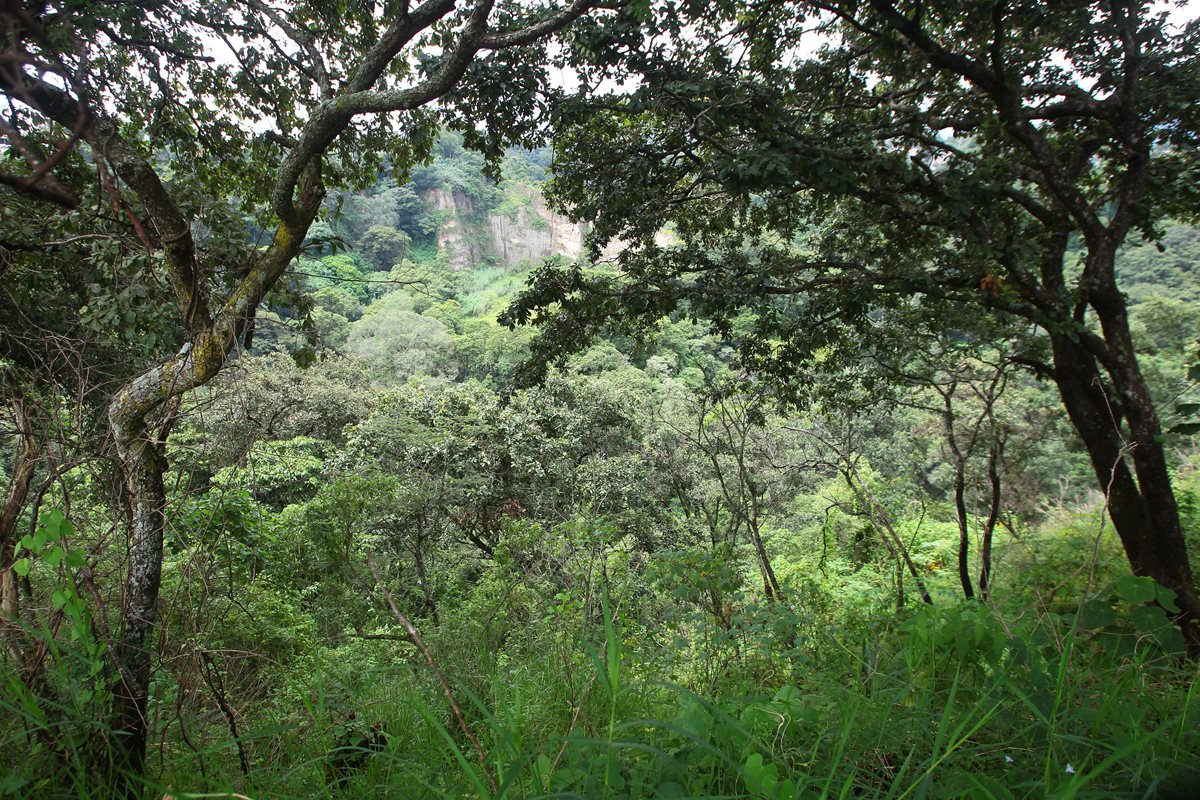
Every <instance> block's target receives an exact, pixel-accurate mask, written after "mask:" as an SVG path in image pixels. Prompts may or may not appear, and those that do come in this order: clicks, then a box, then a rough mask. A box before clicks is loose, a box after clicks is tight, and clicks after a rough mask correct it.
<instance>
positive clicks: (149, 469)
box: [112, 433, 166, 793]
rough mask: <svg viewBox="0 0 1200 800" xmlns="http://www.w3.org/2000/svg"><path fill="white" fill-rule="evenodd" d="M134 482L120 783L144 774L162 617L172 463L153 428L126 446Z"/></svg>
mask: <svg viewBox="0 0 1200 800" xmlns="http://www.w3.org/2000/svg"><path fill="white" fill-rule="evenodd" d="M121 450H122V453H121V456H122V460H123V462H124V465H125V471H126V482H127V484H128V486H129V502H130V543H129V570H128V576H127V578H126V582H125V603H124V607H123V608H122V612H121V618H122V621H123V623H124V626H123V629H122V635H121V641H120V645H119V647H118V649H117V657H118V658H119V659H120V661H121V665H122V666H123V669H122V670H121V671H120V675H121V677H120V680H119V681H118V683H117V686H116V687H115V691H114V697H113V701H114V709H113V721H112V726H113V730H114V732H115V733H116V734H117V738H116V740H115V741H114V746H115V747H116V749H117V753H116V754H115V755H116V756H117V762H116V764H114V766H115V768H116V769H117V770H118V771H119V774H118V775H117V776H114V777H116V778H117V780H118V782H119V783H121V784H124V785H125V787H126V790H127V793H131V792H132V791H134V789H133V786H132V785H131V784H129V783H128V779H129V778H130V777H131V776H136V775H140V774H141V773H142V768H143V765H144V763H145V757H146V742H147V737H148V735H149V719H148V718H147V710H148V709H147V699H148V696H149V687H150V674H151V638H152V637H153V635H154V630H155V623H156V622H157V620H158V590H159V586H160V585H161V583H162V554H163V532H164V530H165V524H166V519H165V517H164V510H165V508H166V489H165V488H164V486H163V473H164V471H165V468H166V464H165V459H164V456H163V447H162V443H161V442H159V441H155V440H154V439H153V438H151V436H150V434H149V433H147V434H145V435H143V436H142V437H140V438H139V439H137V440H136V441H134V442H131V443H128V444H126V445H124V446H122V447H121Z"/></svg>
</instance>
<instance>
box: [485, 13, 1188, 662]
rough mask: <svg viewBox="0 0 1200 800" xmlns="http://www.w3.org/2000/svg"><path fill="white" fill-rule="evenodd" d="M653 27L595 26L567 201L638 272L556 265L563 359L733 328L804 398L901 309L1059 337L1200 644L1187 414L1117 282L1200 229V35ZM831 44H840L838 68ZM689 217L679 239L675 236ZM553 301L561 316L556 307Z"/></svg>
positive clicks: (984, 24)
mask: <svg viewBox="0 0 1200 800" xmlns="http://www.w3.org/2000/svg"><path fill="white" fill-rule="evenodd" d="M651 25H652V26H653V27H654V29H655V34H656V35H654V36H650V37H645V38H643V36H642V34H641V33H640V32H638V31H637V30H636V26H634V25H633V24H631V23H630V21H629V19H628V18H623V17H618V18H615V19H614V20H612V21H606V22H605V23H603V24H601V23H596V24H593V25H589V26H586V27H585V28H582V29H580V30H579V31H578V32H577V34H576V36H575V39H574V41H575V45H576V49H575V51H574V52H575V57H576V59H577V61H578V63H580V65H581V69H582V71H583V73H584V75H585V87H586V86H588V85H600V84H599V83H598V81H599V80H600V79H610V80H614V79H615V80H621V79H624V80H625V82H626V84H636V85H637V86H638V88H637V89H636V90H635V91H633V92H631V93H629V94H627V95H608V96H602V95H600V94H599V93H596V92H588V91H586V88H585V91H583V92H581V93H580V95H579V96H578V97H577V98H576V99H575V100H574V101H572V102H571V103H568V104H565V105H563V106H561V107H560V109H559V115H560V118H561V120H562V121H563V122H564V123H571V124H570V126H569V127H568V126H565V125H564V128H563V130H564V131H566V132H565V133H564V134H563V135H562V136H561V137H560V140H559V142H558V154H559V156H558V161H557V163H556V165H555V179H554V181H553V187H552V190H551V192H552V196H553V198H554V200H555V202H557V204H558V205H559V206H560V207H562V208H563V209H564V210H565V211H566V212H567V213H568V214H569V215H570V216H572V217H573V218H574V219H577V220H582V219H588V220H590V221H592V223H593V226H594V227H593V241H592V254H593V256H598V255H599V253H600V249H601V248H602V246H603V245H605V244H606V243H608V242H612V241H617V240H620V241H623V242H625V243H627V245H628V246H627V248H626V249H625V250H624V252H622V253H621V254H620V255H619V256H618V257H617V258H616V259H615V267H616V268H615V269H607V270H597V271H593V272H585V271H583V270H582V269H581V268H578V267H566V266H562V265H557V266H555V265H549V266H547V267H545V268H543V270H541V271H540V272H539V273H538V274H537V275H536V276H535V278H534V279H533V281H532V282H531V286H530V288H529V289H528V291H527V292H526V294H525V295H524V297H523V298H522V299H521V301H520V302H518V303H517V304H516V306H515V307H514V308H513V310H512V311H510V313H509V315H508V317H507V320H508V321H510V322H512V323H518V322H523V321H529V320H531V319H533V317H534V316H535V315H537V320H538V322H539V324H542V325H543V331H542V335H541V337H540V349H541V352H542V353H543V354H549V353H551V352H554V351H556V350H561V349H570V348H573V347H575V346H576V345H578V343H579V342H581V341H582V340H584V339H586V338H588V337H590V336H591V335H592V334H593V333H594V332H595V331H597V330H599V329H600V328H602V327H604V326H606V325H609V324H611V323H612V322H613V321H614V319H615V318H616V317H617V316H618V315H621V314H624V315H627V316H626V320H625V321H624V322H622V323H621V324H620V327H623V328H625V329H627V330H628V329H634V330H643V331H644V330H646V329H647V328H649V327H652V326H653V325H654V324H655V322H656V320H658V319H660V318H661V317H663V316H664V315H671V314H676V315H691V316H694V317H702V318H707V319H709V320H711V321H712V323H713V324H714V327H715V328H716V330H717V332H718V333H721V334H723V335H728V336H730V337H734V335H735V330H734V325H733V323H734V321H735V320H736V319H738V317H739V315H743V314H744V313H746V312H749V313H751V314H753V318H752V319H753V321H752V323H751V324H750V325H749V326H748V328H747V329H745V330H744V335H740V336H737V338H738V344H739V347H740V352H741V357H742V361H743V364H744V365H745V366H746V367H748V368H750V369H753V370H756V371H758V372H760V373H762V374H765V375H772V376H775V377H776V378H778V379H779V383H780V384H782V385H783V386H784V387H785V388H786V389H787V390H788V391H789V392H790V393H791V394H792V395H793V396H794V397H795V396H797V395H799V394H801V393H802V392H803V390H804V386H805V381H804V379H803V377H802V375H803V371H804V370H806V369H809V368H811V367H813V365H814V364H817V365H819V366H821V367H823V368H836V367H841V366H847V365H852V364H853V361H854V359H855V353H857V352H858V348H857V346H858V344H859V343H860V342H861V341H863V340H864V339H865V338H870V337H872V336H873V335H874V332H875V331H876V329H877V328H878V327H879V322H880V320H881V319H883V318H885V317H886V315H887V314H889V313H891V312H895V311H904V312H906V313H909V314H913V313H917V314H920V315H922V316H923V317H924V318H927V319H930V320H933V321H937V320H942V321H944V324H943V326H942V327H943V331H944V333H947V334H948V333H950V332H954V331H957V334H956V335H970V330H971V328H972V325H971V317H972V316H974V317H975V318H978V319H984V318H987V317H993V318H1009V319H1017V320H1022V321H1025V322H1027V323H1031V324H1032V325H1033V326H1036V328H1037V329H1038V330H1039V331H1040V334H1039V337H1040V338H1039V339H1038V341H1039V342H1041V343H1043V344H1044V346H1045V349H1046V350H1047V351H1048V352H1047V355H1046V357H1041V356H1039V355H1038V354H1037V353H1036V348H1035V345H1037V342H1035V341H1032V340H1031V341H1030V342H1029V343H1028V345H1027V346H1025V347H1023V349H1022V350H1021V351H1020V352H1017V353H1013V354H1012V356H1013V358H1014V360H1016V361H1018V362H1020V363H1022V364H1023V365H1025V366H1027V367H1028V368H1030V369H1032V370H1034V371H1035V373H1037V374H1038V375H1040V376H1041V377H1043V378H1045V379H1048V380H1051V381H1053V382H1054V384H1055V385H1056V387H1057V389H1058V393H1059V395H1060V397H1061V399H1062V403H1063V405H1064V407H1065V409H1066V411H1067V414H1068V415H1069V417H1070V419H1071V422H1072V424H1073V426H1074V427H1075V430H1076V431H1077V432H1078V434H1079V437H1080V439H1081V440H1082V443H1083V446H1084V447H1085V448H1086V450H1087V453H1088V455H1089V457H1090V460H1091V465H1092V470H1093V472H1094V474H1095V476H1096V479H1097V480H1098V482H1099V484H1100V486H1101V488H1102V489H1103V491H1104V492H1105V494H1106V496H1107V497H1108V510H1109V513H1110V515H1111V518H1112V520H1113V523H1114V525H1115V527H1116V529H1117V532H1118V534H1119V536H1120V539H1121V542H1122V544H1123V546H1124V549H1125V552H1126V554H1127V557H1128V559H1129V562H1130V564H1131V566H1132V568H1133V571H1134V572H1135V573H1136V574H1138V575H1144V576H1150V577H1152V578H1154V579H1155V580H1156V581H1158V582H1159V583H1161V584H1162V585H1164V586H1166V587H1168V588H1170V589H1171V590H1173V591H1174V593H1175V595H1176V598H1177V600H1176V602H1177V603H1178V605H1179V607H1180V608H1181V612H1180V613H1179V614H1177V615H1176V619H1177V622H1178V623H1179V624H1180V626H1181V627H1182V629H1183V632H1184V634H1185V637H1186V639H1187V641H1188V642H1189V648H1190V650H1191V652H1192V653H1193V654H1194V655H1200V596H1198V595H1197V590H1196V585H1195V582H1194V579H1193V573H1192V570H1191V567H1190V565H1189V562H1188V553H1187V549H1186V546H1185V543H1184V537H1183V531H1182V528H1181V525H1180V518H1179V513H1178V509H1177V505H1176V500H1175V497H1174V494H1173V492H1172V488H1171V476H1170V471H1169V468H1168V462H1167V458H1166V453H1165V451H1164V447H1163V431H1162V426H1161V425H1160V423H1159V412H1158V409H1156V407H1155V404H1154V402H1153V400H1152V398H1151V395H1150V391H1149V388H1148V387H1147V382H1146V380H1145V377H1144V375H1143V373H1142V369H1141V367H1140V365H1139V361H1138V356H1137V353H1136V352H1135V349H1134V345H1133V340H1132V338H1131V335H1130V326H1129V314H1128V308H1127V304H1126V299H1125V296H1124V294H1123V293H1122V291H1121V287H1120V284H1119V282H1118V279H1117V275H1116V270H1115V259H1116V255H1117V251H1118V249H1119V248H1120V247H1121V246H1122V245H1123V244H1124V243H1126V242H1127V241H1136V240H1149V241H1154V240H1155V239H1156V237H1157V236H1158V235H1159V231H1160V228H1159V227H1158V225H1159V223H1160V222H1161V221H1163V220H1164V219H1166V218H1167V217H1170V216H1174V217H1178V218H1184V219H1192V220H1194V219H1196V217H1197V216H1198V212H1200V202H1198V200H1200V196H1198V195H1197V190H1196V186H1197V181H1196V176H1197V174H1198V170H1200V160H1198V159H1197V144H1198V138H1200V137H1198V135H1197V130H1200V126H1198V123H1200V102H1198V100H1200V60H1198V58H1197V47H1198V45H1200V24H1197V23H1194V22H1193V23H1191V24H1189V25H1187V26H1186V27H1183V28H1175V27H1172V26H1171V25H1170V24H1169V22H1168V20H1167V18H1166V15H1165V13H1160V12H1151V11H1150V10H1149V8H1148V4H1146V3H1143V2H1116V1H1114V2H1104V3H1078V4H1058V5H1046V4H1041V3H1032V2H1008V1H1007V0H997V1H996V2H988V3H976V4H965V5H964V4H962V3H953V2H906V1H903V0H901V1H899V2H897V1H895V0H870V2H813V3H792V2H768V3H763V4H758V5H756V6H754V7H753V8H743V7H738V8H737V9H728V10H721V9H717V10H714V9H710V8H707V7H706V8H704V9H698V8H693V7H691V6H685V7H683V8H682V9H679V10H677V11H676V12H675V13H674V14H664V15H663V16H661V17H659V18H657V19H655V20H653V21H652V23H651ZM813 32H816V33H817V35H818V43H821V47H820V50H819V52H818V53H817V54H816V55H815V56H811V57H805V56H804V55H803V54H804V53H805V52H811V50H812V41H813V40H812V39H811V38H806V37H807V36H809V34H810V33H813ZM668 223H670V224H671V225H672V226H673V230H674V231H675V236H676V238H677V241H678V245H675V246H663V245H660V244H656V242H655V235H656V234H657V233H658V232H659V231H660V230H661V229H662V228H663V227H664V226H666V225H667V224H668ZM550 309H553V312H554V313H545V312H547V311H548V310H550Z"/></svg>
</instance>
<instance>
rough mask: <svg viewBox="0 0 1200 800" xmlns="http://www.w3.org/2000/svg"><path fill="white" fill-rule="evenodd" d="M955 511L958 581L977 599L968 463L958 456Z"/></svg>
mask: <svg viewBox="0 0 1200 800" xmlns="http://www.w3.org/2000/svg"><path fill="white" fill-rule="evenodd" d="M954 511H955V515H956V516H957V517H958V582H959V583H960V584H962V590H963V597H965V598H967V599H968V600H974V599H975V589H974V588H973V587H972V586H971V560H970V555H971V553H970V550H971V529H970V523H971V518H970V516H969V515H968V514H967V463H966V459H964V458H963V457H962V456H958V457H957V458H956V459H955V462H954Z"/></svg>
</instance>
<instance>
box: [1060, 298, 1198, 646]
mask: <svg viewBox="0 0 1200 800" xmlns="http://www.w3.org/2000/svg"><path fill="white" fill-rule="evenodd" d="M1112 324H1113V320H1111V319H1110V322H1109V325H1108V326H1106V328H1108V327H1111V326H1112ZM1106 332H1107V331H1106ZM1127 335H1128V329H1127V327H1126V336H1127ZM1111 338H1112V337H1111V336H1109V337H1106V339H1108V340H1109V341H1110V343H1111ZM1051 342H1052V345H1053V348H1054V380H1055V383H1056V384H1057V385H1058V389H1059V392H1060V394H1061V395H1062V399H1063V405H1064V406H1065V407H1066V409H1067V414H1068V415H1069V416H1070V418H1071V422H1072V423H1073V424H1074V426H1075V429H1076V431H1078V432H1079V435H1080V438H1081V439H1082V440H1083V444H1084V447H1085V448H1086V449H1087V452H1088V456H1089V457H1090V459H1091V462H1092V469H1093V471H1094V472H1095V474H1096V478H1097V480H1099V482H1100V488H1101V489H1102V490H1103V491H1104V492H1105V495H1106V497H1107V498H1108V512H1109V516H1110V518H1111V519H1112V522H1113V527H1114V528H1116V531H1117V536H1118V537H1119V538H1120V540H1121V545H1122V547H1123V548H1124V550H1125V555H1126V557H1127V558H1128V559H1129V564H1130V566H1131V567H1132V569H1133V573H1134V574H1135V575H1142V576H1148V577H1150V578H1153V579H1154V580H1155V581H1157V582H1158V583H1160V584H1162V585H1163V586H1165V587H1167V588H1168V589H1171V590H1173V591H1174V592H1175V595H1176V600H1175V602H1176V603H1177V604H1178V606H1179V608H1180V613H1179V614H1177V615H1175V621H1176V623H1177V624H1178V625H1179V627H1180V630H1181V631H1182V633H1183V636H1184V640H1185V641H1186V642H1187V647H1188V653H1189V655H1191V656H1192V657H1200V598H1197V595H1196V588H1195V584H1194V581H1193V578H1192V571H1191V568H1190V566H1189V564H1188V556H1187V546H1186V543H1185V540H1184V538H1183V526H1182V525H1181V524H1180V521H1179V510H1178V507H1177V506H1176V504H1175V495H1174V493H1173V491H1172V489H1171V476H1170V472H1169V471H1168V469H1167V462H1166V455H1165V453H1164V452H1163V447H1162V443H1161V438H1160V437H1161V429H1160V428H1159V426H1158V420H1157V418H1156V416H1155V414H1154V406H1153V404H1152V403H1151V402H1150V399H1149V392H1148V391H1147V390H1146V385H1145V381H1144V379H1143V378H1142V376H1141V373H1140V371H1138V369H1137V362H1136V360H1134V359H1132V357H1131V356H1129V357H1125V358H1122V362H1123V364H1122V368H1121V369H1119V370H1110V376H1111V377H1112V378H1113V380H1114V382H1115V383H1117V382H1119V383H1118V385H1117V386H1116V392H1117V396H1116V397H1112V396H1110V395H1109V394H1108V393H1107V392H1106V390H1105V388H1104V387H1105V384H1104V380H1103V377H1102V375H1101V373H1100V370H1099V368H1098V367H1097V363H1096V359H1095V358H1094V356H1093V354H1092V353H1091V352H1090V351H1089V350H1088V349H1087V348H1086V346H1085V345H1083V344H1082V343H1080V342H1079V341H1072V340H1071V338H1070V337H1068V336H1066V335H1055V336H1052V337H1051ZM1117 346H1118V347H1120V342H1119V341H1118V343H1117ZM1128 352H1129V353H1130V354H1131V353H1132V348H1130V350H1129V351H1128ZM1114 373H1115V374H1114ZM1123 418H1124V420H1125V421H1126V422H1127V424H1128V426H1129V430H1130V433H1131V437H1130V439H1129V440H1128V441H1126V440H1125V439H1124V438H1123V436H1122V434H1121V429H1120V426H1121V422H1122V419H1123ZM1127 455H1130V456H1131V458H1132V461H1133V464H1134V470H1136V479H1135V475H1134V472H1132V471H1131V470H1130V469H1129V463H1128V460H1127V459H1126V456H1127Z"/></svg>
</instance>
